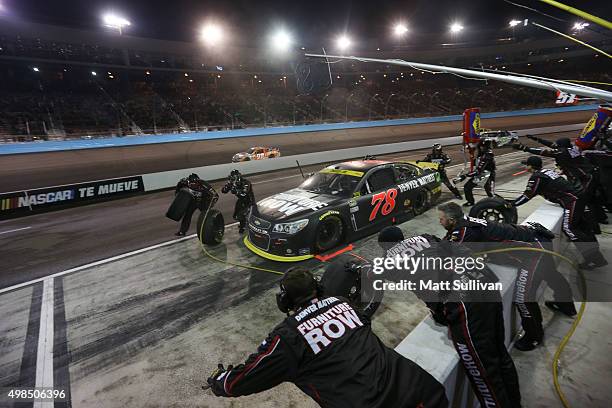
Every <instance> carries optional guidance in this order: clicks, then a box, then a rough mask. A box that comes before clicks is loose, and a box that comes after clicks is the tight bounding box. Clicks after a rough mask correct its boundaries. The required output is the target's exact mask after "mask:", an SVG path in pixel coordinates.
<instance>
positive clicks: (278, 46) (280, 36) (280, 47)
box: [270, 30, 293, 52]
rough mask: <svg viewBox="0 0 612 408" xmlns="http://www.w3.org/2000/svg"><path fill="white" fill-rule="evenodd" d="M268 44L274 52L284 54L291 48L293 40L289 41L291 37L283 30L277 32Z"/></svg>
mask: <svg viewBox="0 0 612 408" xmlns="http://www.w3.org/2000/svg"><path fill="white" fill-rule="evenodd" d="M270 42H271V43H272V47H273V48H274V50H276V51H279V52H285V51H287V50H288V49H289V47H290V46H291V43H292V42H293V40H292V39H291V35H289V33H288V32H286V31H285V30H278V31H277V32H275V33H274V34H272V36H271V37H270Z"/></svg>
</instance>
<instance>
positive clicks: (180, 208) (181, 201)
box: [166, 190, 195, 221]
mask: <svg viewBox="0 0 612 408" xmlns="http://www.w3.org/2000/svg"><path fill="white" fill-rule="evenodd" d="M193 200H195V199H194V198H193V196H192V195H191V194H190V193H189V192H187V191H185V190H180V191H179V192H178V194H177V195H176V196H175V197H174V200H173V201H172V204H170V207H169V208H168V211H166V217H168V218H170V219H171V220H173V221H180V220H181V218H183V215H185V212H186V211H187V208H188V207H189V205H190V204H191V203H192V201H193Z"/></svg>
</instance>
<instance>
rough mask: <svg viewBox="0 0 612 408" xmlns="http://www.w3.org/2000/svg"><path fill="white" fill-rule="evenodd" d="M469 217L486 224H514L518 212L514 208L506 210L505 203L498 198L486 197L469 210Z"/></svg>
mask: <svg viewBox="0 0 612 408" xmlns="http://www.w3.org/2000/svg"><path fill="white" fill-rule="evenodd" d="M470 217H474V218H482V219H484V220H487V221H488V222H503V223H505V224H516V222H517V221H518V212H517V211H516V207H512V208H507V207H506V201H505V200H504V199H502V198H498V197H487V198H483V199H482V200H480V201H478V202H477V203H476V204H474V206H473V207H472V208H471V209H470Z"/></svg>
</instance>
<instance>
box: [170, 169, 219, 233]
mask: <svg viewBox="0 0 612 408" xmlns="http://www.w3.org/2000/svg"><path fill="white" fill-rule="evenodd" d="M181 190H186V191H187V192H189V194H191V195H192V196H193V198H194V199H195V200H192V201H191V202H190V203H189V206H188V207H187V210H186V211H185V215H183V219H182V220H181V227H180V229H179V232H178V233H177V235H185V234H186V233H187V231H189V226H190V225H191V217H192V216H193V213H194V212H195V210H196V209H199V210H200V211H206V210H207V209H208V207H209V206H210V205H211V203H212V202H213V201H216V199H217V198H218V197H219V195H218V194H217V192H216V191H215V189H214V188H213V187H212V186H211V185H210V184H208V183H207V182H206V181H205V180H202V179H201V178H198V179H195V180H194V179H191V180H190V179H189V178H187V177H185V178H182V179H181V180H179V182H178V183H177V184H176V188H175V191H174V193H175V194H178V193H179V191H181Z"/></svg>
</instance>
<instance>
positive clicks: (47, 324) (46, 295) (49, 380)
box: [33, 277, 55, 408]
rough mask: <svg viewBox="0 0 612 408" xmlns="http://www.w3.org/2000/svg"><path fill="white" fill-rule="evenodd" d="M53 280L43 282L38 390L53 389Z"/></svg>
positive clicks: (40, 405)
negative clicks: (42, 388) (43, 388)
mask: <svg viewBox="0 0 612 408" xmlns="http://www.w3.org/2000/svg"><path fill="white" fill-rule="evenodd" d="M54 312H55V309H54V302H53V278H51V277H47V278H45V279H44V280H43V292H42V302H41V308H40V326H39V331H38V352H37V354H36V388H40V387H46V388H53V337H54V334H55V332H54V331H53V314H54ZM43 407H50V408H52V407H53V401H46V402H43V401H35V402H34V405H33V408H43Z"/></svg>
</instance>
